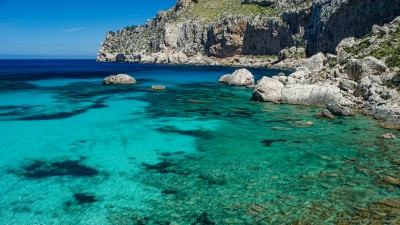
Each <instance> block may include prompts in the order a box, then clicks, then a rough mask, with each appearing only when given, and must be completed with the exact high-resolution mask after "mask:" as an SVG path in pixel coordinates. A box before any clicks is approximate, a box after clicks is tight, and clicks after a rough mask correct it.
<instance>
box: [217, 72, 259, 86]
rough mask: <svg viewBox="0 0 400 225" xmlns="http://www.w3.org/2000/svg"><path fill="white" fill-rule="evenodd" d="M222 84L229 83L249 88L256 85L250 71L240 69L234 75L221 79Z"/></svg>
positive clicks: (224, 76) (227, 75)
mask: <svg viewBox="0 0 400 225" xmlns="http://www.w3.org/2000/svg"><path fill="white" fill-rule="evenodd" d="M219 82H220V83H227V84H229V85H232V86H249V85H253V84H254V77H253V74H251V72H250V71H248V70H246V69H239V70H236V71H235V72H233V73H232V74H230V75H229V74H226V75H223V76H222V77H221V78H219Z"/></svg>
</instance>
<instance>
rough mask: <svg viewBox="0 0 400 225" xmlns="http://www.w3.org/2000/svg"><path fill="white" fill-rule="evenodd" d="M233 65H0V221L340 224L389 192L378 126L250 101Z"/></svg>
mask: <svg viewBox="0 0 400 225" xmlns="http://www.w3.org/2000/svg"><path fill="white" fill-rule="evenodd" d="M235 69H237V68H229V67H195V66H167V65H144V64H121V63H96V62H95V61H94V60H48V61H46V60H0V141H1V145H0V187H1V189H0V192H1V193H0V194H1V196H2V198H1V199H0V224H271V223H272V224H285V223H287V224H290V223H307V222H310V221H311V222H314V223H315V224H337V223H340V222H343V221H345V220H346V219H350V218H355V217H357V216H358V215H359V213H360V212H359V209H360V208H362V207H366V206H367V205H368V204H369V203H373V202H376V201H380V200H382V199H385V198H395V197H398V196H399V194H400V193H399V188H398V187H397V186H395V185H392V184H388V183H387V182H384V181H383V179H382V178H383V177H384V176H392V177H398V174H399V172H400V171H399V166H398V165H399V164H398V162H399V160H398V156H399V151H400V150H399V149H400V145H399V141H398V140H381V139H378V138H377V136H378V135H380V134H382V133H384V132H386V131H385V130H382V129H381V128H378V127H377V126H376V124H377V121H374V120H372V119H370V118H367V117H363V116H356V117H350V118H338V119H337V120H332V121H331V120H325V119H321V118H318V117H315V116H314V115H315V113H317V112H318V111H319V110H320V108H318V107H305V106H291V105H276V104H272V103H261V102H255V101H252V100H250V96H251V92H252V90H251V89H249V88H243V87H230V86H226V85H221V84H218V82H217V81H218V78H219V77H220V76H221V75H224V74H227V73H231V72H233V71H234V70H235ZM250 71H251V72H252V73H253V74H254V75H255V78H256V79H259V78H261V77H262V76H272V75H275V74H277V73H278V72H281V71H277V70H267V69H250ZM283 72H285V71H283ZM117 73H127V74H129V75H131V76H133V77H135V78H136V80H137V81H138V84H137V85H129V86H123V85H116V86H104V85H102V79H103V78H104V77H105V76H108V75H111V74H117ZM286 73H287V72H286ZM155 84H160V85H165V86H166V87H167V90H166V91H164V92H153V91H151V85H155ZM307 121H312V122H313V123H314V125H313V126H304V122H307ZM395 134H396V135H398V136H400V135H399V134H398V132H397V133H396V132H395ZM384 218H387V217H384ZM391 219H392V218H391Z"/></svg>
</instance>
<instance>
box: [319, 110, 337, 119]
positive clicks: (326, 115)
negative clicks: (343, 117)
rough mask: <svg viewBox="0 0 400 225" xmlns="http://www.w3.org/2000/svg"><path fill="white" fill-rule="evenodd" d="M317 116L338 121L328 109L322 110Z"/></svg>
mask: <svg viewBox="0 0 400 225" xmlns="http://www.w3.org/2000/svg"><path fill="white" fill-rule="evenodd" d="M316 116H319V117H324V118H328V119H331V120H334V119H336V118H335V116H334V115H333V114H332V113H331V112H330V111H329V110H328V109H322V110H321V111H320V112H319V113H317V114H316Z"/></svg>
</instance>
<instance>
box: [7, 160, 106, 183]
mask: <svg viewBox="0 0 400 225" xmlns="http://www.w3.org/2000/svg"><path fill="white" fill-rule="evenodd" d="M14 172H15V171H14ZM16 173H19V174H20V175H22V176H24V177H25V178H30V179H43V178H49V177H56V176H72V177H93V176H96V175H98V174H99V171H98V170H96V169H93V168H91V167H89V166H86V165H84V164H82V160H65V161H60V162H46V161H41V160H36V161H33V162H31V163H30V164H28V165H26V166H23V167H22V171H21V172H16Z"/></svg>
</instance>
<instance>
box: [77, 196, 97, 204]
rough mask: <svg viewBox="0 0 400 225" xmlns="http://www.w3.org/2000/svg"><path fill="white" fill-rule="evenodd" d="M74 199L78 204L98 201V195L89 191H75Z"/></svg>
mask: <svg viewBox="0 0 400 225" xmlns="http://www.w3.org/2000/svg"><path fill="white" fill-rule="evenodd" d="M74 199H75V201H76V202H77V203H78V205H82V204H89V203H95V202H98V200H97V199H96V196H94V195H92V194H88V193H75V194H74Z"/></svg>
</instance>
